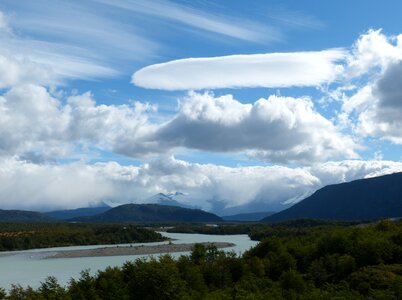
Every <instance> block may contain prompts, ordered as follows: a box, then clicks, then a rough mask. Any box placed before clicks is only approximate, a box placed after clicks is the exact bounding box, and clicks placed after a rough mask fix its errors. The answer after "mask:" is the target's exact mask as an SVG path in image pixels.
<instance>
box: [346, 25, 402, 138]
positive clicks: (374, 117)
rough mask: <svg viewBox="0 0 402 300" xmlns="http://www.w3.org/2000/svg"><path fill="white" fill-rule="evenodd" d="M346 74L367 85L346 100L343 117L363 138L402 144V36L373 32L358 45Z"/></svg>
mask: <svg viewBox="0 0 402 300" xmlns="http://www.w3.org/2000/svg"><path fill="white" fill-rule="evenodd" d="M346 73H347V74H349V75H350V76H352V77H355V78H357V80H362V78H363V82H364V83H363V85H362V86H358V87H357V88H356V91H355V93H354V94H352V95H351V96H350V97H346V98H345V99H344V103H343V106H342V114H341V117H342V118H345V117H346V118H349V120H350V121H351V122H350V123H351V124H353V126H354V127H353V129H354V130H355V132H356V133H357V134H360V135H363V136H371V137H378V138H381V139H387V140H390V141H392V142H394V143H398V144H401V143H402V134H401V132H402V121H401V118H400V116H401V113H402V88H401V86H402V85H401V80H400V78H401V76H402V35H398V36H393V37H387V36H386V35H384V34H383V33H382V32H381V30H377V31H374V30H370V31H369V32H368V33H366V34H364V35H362V36H361V37H360V38H359V40H358V41H357V42H356V44H355V46H354V50H353V55H352V56H350V57H349V63H348V65H347V67H346Z"/></svg>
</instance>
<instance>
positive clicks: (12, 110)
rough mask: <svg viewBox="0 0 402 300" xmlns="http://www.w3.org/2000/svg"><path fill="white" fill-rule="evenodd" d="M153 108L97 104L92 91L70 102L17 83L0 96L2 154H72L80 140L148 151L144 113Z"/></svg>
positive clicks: (135, 151)
mask: <svg viewBox="0 0 402 300" xmlns="http://www.w3.org/2000/svg"><path fill="white" fill-rule="evenodd" d="M153 110H154V107H152V106H149V105H146V104H141V103H134V104H133V105H96V103H95V101H94V100H93V99H92V96H91V94H90V93H85V94H82V95H77V96H71V97H69V98H68V99H67V104H65V105H63V104H62V102H61V101H60V100H59V99H57V98H54V97H52V96H51V95H50V94H49V93H48V91H47V90H46V89H45V88H43V87H41V86H37V85H21V86H16V87H13V88H12V89H10V90H9V91H7V92H6V93H5V94H4V95H2V96H0V115H1V118H0V154H3V155H19V156H26V155H27V154H29V153H31V154H32V153H33V154H35V155H39V156H44V157H47V158H54V159H56V158H60V157H67V156H69V155H72V154H73V153H74V152H73V150H74V146H75V145H76V143H84V144H88V146H94V147H99V148H101V149H107V150H115V151H117V152H119V151H120V150H121V149H119V147H123V145H124V144H127V143H130V144H131V145H132V147H133V148H132V149H131V150H132V152H131V155H133V156H136V155H140V154H144V153H145V154H147V151H148V150H146V141H144V140H143V139H142V138H143V137H144V136H147V135H148V134H149V132H152V130H153V127H154V126H155V125H153V124H150V123H149V122H148V119H147V115H146V112H147V111H153Z"/></svg>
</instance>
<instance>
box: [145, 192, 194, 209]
mask: <svg viewBox="0 0 402 300" xmlns="http://www.w3.org/2000/svg"><path fill="white" fill-rule="evenodd" d="M185 197H186V195H185V194H183V193H180V192H176V193H173V194H164V193H158V194H156V195H153V196H151V197H149V198H146V199H145V200H143V201H141V202H142V203H157V204H161V205H173V206H180V207H184V208H195V207H194V206H192V205H187V204H184V203H183V202H185ZM183 200H184V201H183Z"/></svg>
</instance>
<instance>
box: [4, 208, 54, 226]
mask: <svg viewBox="0 0 402 300" xmlns="http://www.w3.org/2000/svg"><path fill="white" fill-rule="evenodd" d="M52 221H55V220H54V219H52V218H50V217H49V216H47V215H45V214H42V213H38V212H34V211H27V210H3V209H0V222H11V223H12V222H27V223H29V222H52Z"/></svg>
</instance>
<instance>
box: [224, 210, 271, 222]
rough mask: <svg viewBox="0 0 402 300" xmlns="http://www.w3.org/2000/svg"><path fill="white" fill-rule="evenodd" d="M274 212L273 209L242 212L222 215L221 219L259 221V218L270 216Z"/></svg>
mask: <svg viewBox="0 0 402 300" xmlns="http://www.w3.org/2000/svg"><path fill="white" fill-rule="evenodd" d="M274 213H275V212H273V211H265V212H254V213H244V214H237V215H231V216H222V219H224V220H225V221H239V222H252V221H260V220H261V219H263V218H265V217H268V216H271V215H273V214H274Z"/></svg>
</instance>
